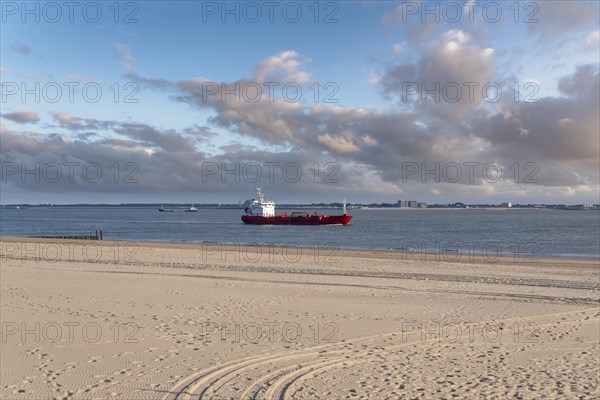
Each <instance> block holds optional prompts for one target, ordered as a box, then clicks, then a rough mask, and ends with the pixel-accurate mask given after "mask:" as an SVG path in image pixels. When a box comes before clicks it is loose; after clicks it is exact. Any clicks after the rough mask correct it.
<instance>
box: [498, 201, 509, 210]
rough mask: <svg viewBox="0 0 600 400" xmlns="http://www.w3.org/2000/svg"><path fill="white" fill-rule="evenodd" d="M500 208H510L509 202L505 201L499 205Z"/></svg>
mask: <svg viewBox="0 0 600 400" xmlns="http://www.w3.org/2000/svg"><path fill="white" fill-rule="evenodd" d="M500 206H502V207H506V208H511V207H512V203H511V202H510V201H507V202H506V203H502V204H500Z"/></svg>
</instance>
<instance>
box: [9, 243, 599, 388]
mask: <svg viewBox="0 0 600 400" xmlns="http://www.w3.org/2000/svg"><path fill="white" fill-rule="evenodd" d="M1 245H2V248H1V255H2V259H1V264H0V282H1V297H0V305H1V314H0V319H1V322H2V343H1V351H0V355H1V357H0V367H1V368H0V380H1V389H0V398H2V399H52V398H65V399H67V398H69V399H113V398H115V399H198V398H202V399H242V398H243V399H247V398H256V399H345V398H349V399H357V398H358V399H360V398H362V399H401V398H402V399H404V398H406V399H412V398H440V399H442V398H443V399H453V398H456V399H465V398H467V399H481V398H490V399H503V398H511V399H512V398H516V399H540V398H548V399H575V398H577V399H597V398H598V397H599V395H600V394H599V388H598V379H599V378H598V377H599V357H600V351H599V350H600V349H599V340H600V333H599V332H600V308H599V303H598V300H599V294H598V293H599V292H598V289H599V288H600V275H599V273H600V270H599V265H598V261H581V260H543V259H530V258H527V257H524V258H518V259H515V258H501V259H483V258H478V257H466V256H461V257H453V256H443V257H442V256H440V255H422V254H402V253H385V252H369V251H338V250H336V249H335V248H327V247H324V248H321V249H318V250H315V249H296V248H275V247H256V246H240V245H227V246H224V245H221V246H220V245H186V244H165V243H160V244H159V243H133V242H113V241H99V242H81V241H69V240H53V239H23V238H12V237H3V238H2V239H1Z"/></svg>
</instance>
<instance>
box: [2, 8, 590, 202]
mask: <svg viewBox="0 0 600 400" xmlns="http://www.w3.org/2000/svg"><path fill="white" fill-rule="evenodd" d="M48 4H51V5H48ZM69 4H72V5H69V6H67V5H65V3H63V2H57V3H46V2H29V3H22V2H6V1H4V2H2V35H1V43H0V51H1V56H2V57H1V61H0V63H1V64H0V72H1V79H2V103H1V106H2V110H1V120H0V123H1V125H0V132H1V133H0V141H1V143H0V144H1V156H0V157H1V161H2V191H1V195H0V196H1V202H2V203H3V204H6V203H21V202H29V203H48V202H50V203H77V202H110V203H122V202H158V203H160V202H182V203H188V202H193V203H205V202H237V201H239V200H244V199H246V198H248V197H250V196H251V195H252V194H253V188H254V187H257V186H261V187H262V188H263V189H264V190H265V191H267V193H268V194H269V197H270V198H273V199H274V200H278V201H280V202H305V201H306V202H313V201H314V202H321V201H338V200H341V199H342V198H344V197H346V198H348V199H349V200H350V201H351V202H382V201H384V202H393V201H397V200H398V199H408V200H412V199H414V200H419V201H426V202H429V203H446V202H454V201H462V202H466V203H499V202H503V201H512V202H513V203H539V202H543V203H567V204H580V203H598V202H599V193H600V192H599V190H600V185H599V167H600V165H599V163H600V161H599V160H600V132H599V130H600V128H599V111H598V110H599V93H600V89H599V39H600V32H599V29H598V27H599V6H598V2H596V1H564V2H563V1H537V2H533V1H522V2H491V1H478V2H473V1H468V2H464V1H463V2H426V3H421V2H393V1H382V2H376V1H363V2H359V1H352V2H327V1H324V2H319V3H314V2H285V1H281V2H261V1H259V2H229V3H223V2H220V1H219V2H192V1H185V2H174V1H169V2H168V3H167V2H164V3H163V2H159V1H152V2H120V3H116V4H115V3H114V2H85V1H84V2H72V3H69Z"/></svg>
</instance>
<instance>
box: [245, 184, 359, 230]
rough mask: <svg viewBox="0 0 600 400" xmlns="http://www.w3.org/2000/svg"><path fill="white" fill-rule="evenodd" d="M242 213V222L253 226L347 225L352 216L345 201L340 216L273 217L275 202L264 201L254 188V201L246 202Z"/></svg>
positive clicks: (293, 214) (314, 214)
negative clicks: (347, 210)
mask: <svg viewBox="0 0 600 400" xmlns="http://www.w3.org/2000/svg"><path fill="white" fill-rule="evenodd" d="M244 211H245V214H244V215H242V221H244V223H246V224H254V225H348V224H349V223H350V220H351V219H352V215H348V213H347V212H346V200H344V211H343V214H342V215H321V214H318V213H317V212H314V213H312V214H309V213H306V212H293V213H291V214H289V215H288V214H286V213H283V214H281V215H275V202H273V201H270V200H265V196H264V195H263V193H262V192H261V190H260V188H256V198H255V199H250V200H246V202H245V203H244Z"/></svg>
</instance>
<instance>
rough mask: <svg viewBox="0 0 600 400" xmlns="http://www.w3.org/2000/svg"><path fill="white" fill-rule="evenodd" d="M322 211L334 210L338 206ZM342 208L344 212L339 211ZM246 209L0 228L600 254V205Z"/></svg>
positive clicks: (34, 217)
mask: <svg viewBox="0 0 600 400" xmlns="http://www.w3.org/2000/svg"><path fill="white" fill-rule="evenodd" d="M323 213H331V214H333V213H334V212H332V210H327V211H326V212H325V211H324V212H323ZM335 213H338V212H335ZM241 214H242V212H241V210H229V209H200V210H199V211H198V212H197V213H182V212H176V213H160V212H158V211H157V210H156V209H155V208H152V209H150V208H96V207H90V208H69V209H66V208H30V209H20V210H17V209H2V210H1V211H0V234H1V235H18V236H27V235H60V234H65V235H68V234H93V232H94V229H95V227H96V225H102V228H103V231H104V239H105V240H111V239H114V240H116V239H118V240H140V241H161V242H193V243H201V242H212V243H215V242H218V243H244V244H246V243H256V244H280V245H290V246H303V247H304V246H307V247H321V246H322V247H326V246H335V247H338V248H346V249H385V250H397V251H404V250H406V251H425V252H432V253H434V254H435V253H437V254H452V253H453V252H454V253H456V251H457V250H459V251H460V254H463V255H470V254H474V255H486V256H488V257H492V258H493V257H495V256H497V255H498V254H500V253H501V254H502V255H515V254H517V255H518V256H519V257H527V256H534V255H535V256H548V257H577V258H599V257H600V237H599V236H600V232H599V231H600V212H598V211H560V210H515V209H513V210H474V209H469V210H434V209H429V210H352V212H351V214H352V215H354V219H353V220H352V224H351V225H349V226H300V227H297V226H296V227H292V226H253V225H244V224H242V222H241V220H240V216H241Z"/></svg>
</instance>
